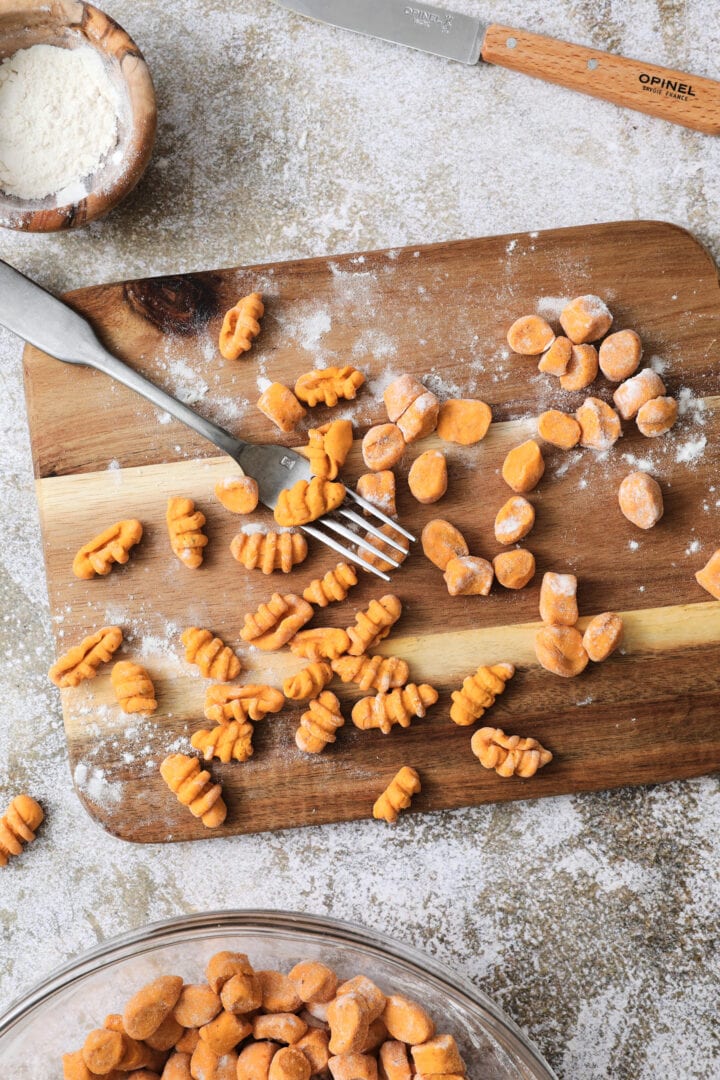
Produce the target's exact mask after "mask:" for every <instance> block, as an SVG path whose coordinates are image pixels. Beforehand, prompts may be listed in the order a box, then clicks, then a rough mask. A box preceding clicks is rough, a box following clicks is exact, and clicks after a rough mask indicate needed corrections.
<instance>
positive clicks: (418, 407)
mask: <svg viewBox="0 0 720 1080" xmlns="http://www.w3.org/2000/svg"><path fill="white" fill-rule="evenodd" d="M383 400H384V401H385V407H386V409H387V414H388V418H389V419H390V421H391V422H393V423H396V424H397V426H398V428H399V429H400V431H401V433H402V436H403V439H404V441H405V442H406V443H411V442H415V440H416V439H422V438H424V437H425V436H426V435H429V434H430V433H431V432H432V431H434V430H435V428H436V426H437V421H438V414H439V411H440V402H439V401H438V399H437V397H436V396H435V394H433V393H432V391H430V390H427V389H426V387H424V386H423V384H422V383H421V382H420V380H419V379H416V378H415V376H414V375H401V376H400V377H399V378H398V379H394V380H393V382H391V383H390V385H389V386H388V387H387V388H386V390H385V392H384V394H383ZM370 467H372V466H370Z"/></svg>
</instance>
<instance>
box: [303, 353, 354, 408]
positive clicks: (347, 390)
mask: <svg viewBox="0 0 720 1080" xmlns="http://www.w3.org/2000/svg"><path fill="white" fill-rule="evenodd" d="M364 382H365V376H364V375H363V373H362V372H361V371H358V370H357V368H354V367H351V366H350V365H349V364H345V365H344V366H343V367H327V368H319V369H315V370H314V371H308V372H307V374H305V375H301V376H300V378H299V379H298V381H297V382H296V383H295V396H296V397H298V398H299V399H300V401H304V402H305V404H306V405H309V406H310V407H311V408H312V407H313V406H315V405H327V406H328V407H330V408H333V407H334V406H335V405H337V403H338V401H339V400H340V399H341V398H344V399H345V400H347V401H352V399H353V398H354V397H356V396H357V392H358V390H359V389H360V387H361V386H362V384H363V383H364Z"/></svg>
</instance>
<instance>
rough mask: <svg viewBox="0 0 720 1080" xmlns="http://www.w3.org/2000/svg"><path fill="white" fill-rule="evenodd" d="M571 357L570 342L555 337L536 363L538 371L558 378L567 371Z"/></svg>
mask: <svg viewBox="0 0 720 1080" xmlns="http://www.w3.org/2000/svg"><path fill="white" fill-rule="evenodd" d="M571 355H572V341H571V340H570V338H566V337H562V336H560V337H556V338H555V340H554V341H553V343H552V345H551V346H550V348H549V349H548V350H547V352H544V353H543V354H542V356H541V357H540V360H539V361H538V371H542V372H544V373H545V374H547V375H556V376H557V377H558V378H560V376H561V375H564V374H565V372H566V371H567V366H568V364H569V363H570V357H571Z"/></svg>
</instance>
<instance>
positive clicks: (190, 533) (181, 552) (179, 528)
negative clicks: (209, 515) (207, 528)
mask: <svg viewBox="0 0 720 1080" xmlns="http://www.w3.org/2000/svg"><path fill="white" fill-rule="evenodd" d="M165 521H166V523H167V529H168V535H169V537H170V547H171V548H172V550H173V553H174V554H175V555H176V556H177V558H178V559H179V560H180V562H181V563H183V564H184V565H185V566H187V567H188V568H189V569H190V570H197V568H198V566H200V564H201V563H202V561H203V548H204V547H205V546H206V544H207V542H208V538H207V536H206V535H205V533H204V532H203V531H202V530H203V527H204V525H205V515H204V514H203V512H202V510H196V509H195V503H194V502H193V500H192V499H185V498H182V497H181V496H173V497H172V498H170V499H168V506H167V513H166V515H165Z"/></svg>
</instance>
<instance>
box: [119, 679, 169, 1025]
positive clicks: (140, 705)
mask: <svg viewBox="0 0 720 1080" xmlns="http://www.w3.org/2000/svg"><path fill="white" fill-rule="evenodd" d="M110 681H111V683H112V689H113V690H114V692H116V698H117V699H118V703H119V704H120V707H121V708H122V711H123V713H154V711H155V710H157V707H158V701H157V699H155V689H154V687H153V685H152V679H151V678H150V676H149V674H148V671H147V669H146V667H144V666H142V664H135V663H133V662H132V661H131V660H119V661H118V663H117V664H114V665H113V667H112V671H111V672H110ZM128 1034H130V1032H128Z"/></svg>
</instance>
